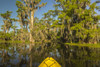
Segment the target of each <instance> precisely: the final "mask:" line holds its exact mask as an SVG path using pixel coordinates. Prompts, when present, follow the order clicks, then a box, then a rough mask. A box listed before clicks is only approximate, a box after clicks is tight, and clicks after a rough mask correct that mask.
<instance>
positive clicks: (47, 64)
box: [39, 57, 61, 67]
mask: <svg viewBox="0 0 100 67" xmlns="http://www.w3.org/2000/svg"><path fill="white" fill-rule="evenodd" d="M39 67H61V65H60V64H59V63H58V62H57V61H56V60H54V59H53V58H52V57H47V58H46V59H45V60H44V61H43V62H42V63H41V64H40V65H39Z"/></svg>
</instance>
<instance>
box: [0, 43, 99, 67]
mask: <svg viewBox="0 0 100 67" xmlns="http://www.w3.org/2000/svg"><path fill="white" fill-rule="evenodd" d="M50 56H52V57H53V58H54V59H55V60H57V62H58V63H59V64H61V65H62V67H80V66H81V67H100V49H99V48H89V47H78V46H64V45H62V46H61V47H55V46H54V45H51V46H50V44H49V45H48V44H43V45H42V46H39V45H37V46H34V45H32V44H8V43H5V44H4V43H2V44H0V67H38V65H39V64H40V63H41V62H42V61H43V60H44V59H45V58H46V57H50Z"/></svg>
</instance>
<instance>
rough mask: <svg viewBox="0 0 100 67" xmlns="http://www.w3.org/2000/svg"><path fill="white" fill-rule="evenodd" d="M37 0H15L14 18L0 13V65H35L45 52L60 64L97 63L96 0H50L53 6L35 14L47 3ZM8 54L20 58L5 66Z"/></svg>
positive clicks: (99, 26)
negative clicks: (93, 0)
mask: <svg viewBox="0 0 100 67" xmlns="http://www.w3.org/2000/svg"><path fill="white" fill-rule="evenodd" d="M41 1H42V0H16V7H17V10H16V13H17V18H12V17H11V16H12V13H13V11H10V10H8V11H6V12H3V13H0V18H2V22H3V25H0V28H1V29H0V58H2V59H0V62H1V63H0V67H2V66H4V67H15V66H16V67H23V64H24V66H25V67H34V66H35V67H38V65H39V64H40V63H41V62H42V61H43V59H45V58H46V57H48V56H52V57H53V58H54V59H56V60H57V61H58V62H59V64H60V65H61V66H62V67H67V66H68V67H80V66H82V67H92V66H94V67H100V52H99V51H100V14H98V12H100V0H95V2H92V1H91V0H54V2H55V4H54V5H53V8H54V10H48V11H47V12H46V13H44V14H43V15H42V18H38V17H35V16H34V15H35V13H36V11H39V10H41V8H45V7H46V5H47V4H48V3H47V2H43V1H42V2H41ZM48 8H49V7H48ZM0 22H1V21H0ZM16 23H18V25H17V24H16ZM18 27H20V28H18ZM91 47H92V48H91ZM55 53H57V54H55ZM96 53H97V54H96ZM79 54H80V55H79ZM17 55H18V56H19V57H17ZM27 55H28V58H26V57H27ZM9 56H10V57H9ZM14 56H16V57H14ZM21 56H23V57H21ZM39 56H41V57H39ZM8 57H9V58H8ZM12 58H15V59H16V58H17V59H18V58H20V59H18V60H19V61H18V62H17V63H16V64H14V63H12V62H10V66H8V65H9V64H8V61H10V59H12ZM23 58H24V59H23ZM81 59H83V60H82V61H81V62H80V60H81ZM89 60H90V61H91V62H90V63H89ZM94 60H95V61H94ZM16 61H17V60H16ZM16 61H15V62H16ZM35 62H36V63H35ZM5 63H6V64H5ZM73 64H74V65H75V66H73Z"/></svg>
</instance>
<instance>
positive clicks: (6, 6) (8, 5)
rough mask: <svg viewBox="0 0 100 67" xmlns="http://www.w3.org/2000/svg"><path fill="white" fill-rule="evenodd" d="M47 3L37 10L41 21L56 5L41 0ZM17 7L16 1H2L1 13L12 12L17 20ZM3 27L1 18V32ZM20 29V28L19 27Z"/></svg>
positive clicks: (49, 1) (0, 3)
mask: <svg viewBox="0 0 100 67" xmlns="http://www.w3.org/2000/svg"><path fill="white" fill-rule="evenodd" d="M94 1H95V0H92V2H94ZM42 2H44V3H46V2H47V5H46V6H44V7H42V8H41V9H39V10H37V11H36V12H35V17H38V18H39V19H40V18H42V16H43V14H44V13H46V12H47V11H48V10H53V9H54V8H53V4H55V1H54V0H41V3H42ZM17 9H18V8H17V6H16V0H0V13H5V12H6V11H12V12H13V13H12V16H11V17H12V18H17V17H16V16H17V13H16V10H17ZM97 13H98V14H100V12H98V11H97ZM18 24H19V23H18V22H17V23H16V25H18ZM1 25H3V21H2V18H1V17H0V30H1ZM18 26H19V25H18ZM18 28H20V27H18Z"/></svg>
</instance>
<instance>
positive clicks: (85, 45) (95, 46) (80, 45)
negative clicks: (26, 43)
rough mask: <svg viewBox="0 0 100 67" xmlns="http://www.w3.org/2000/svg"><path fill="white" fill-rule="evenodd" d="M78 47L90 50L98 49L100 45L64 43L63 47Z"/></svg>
mask: <svg viewBox="0 0 100 67" xmlns="http://www.w3.org/2000/svg"><path fill="white" fill-rule="evenodd" d="M66 45H69V46H78V47H90V48H100V44H87V43H84V44H81V43H65V46H66Z"/></svg>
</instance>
